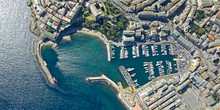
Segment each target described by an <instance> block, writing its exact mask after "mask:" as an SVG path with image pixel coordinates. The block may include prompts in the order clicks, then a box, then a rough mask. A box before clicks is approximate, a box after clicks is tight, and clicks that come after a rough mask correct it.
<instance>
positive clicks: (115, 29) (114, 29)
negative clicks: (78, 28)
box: [78, 2, 128, 41]
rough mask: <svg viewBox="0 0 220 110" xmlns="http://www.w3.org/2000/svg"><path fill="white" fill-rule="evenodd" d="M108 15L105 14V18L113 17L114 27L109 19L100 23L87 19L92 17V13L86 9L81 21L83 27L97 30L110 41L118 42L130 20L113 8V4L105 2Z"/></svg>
mask: <svg viewBox="0 0 220 110" xmlns="http://www.w3.org/2000/svg"><path fill="white" fill-rule="evenodd" d="M104 4H105V6H106V8H107V10H108V11H107V13H104V12H103V13H104V14H105V16H109V15H113V19H112V21H111V22H112V23H114V25H112V24H111V23H109V22H108V21H110V20H108V19H105V18H104V19H100V20H98V21H92V20H89V19H87V17H88V16H91V14H90V13H87V11H85V9H83V11H82V12H83V13H81V14H80V17H79V19H78V20H79V21H81V23H82V26H83V27H86V28H88V29H92V30H97V31H99V32H101V33H103V34H105V36H106V37H107V38H108V39H109V40H114V41H116V40H118V39H119V37H120V36H121V33H122V31H123V30H124V29H125V28H126V26H127V24H128V19H127V18H126V17H125V16H124V15H123V14H122V13H121V12H120V11H119V10H118V9H116V8H114V7H113V6H112V4H110V3H108V2H104Z"/></svg>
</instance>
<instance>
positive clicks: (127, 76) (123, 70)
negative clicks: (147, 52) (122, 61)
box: [119, 66, 136, 89]
mask: <svg viewBox="0 0 220 110" xmlns="http://www.w3.org/2000/svg"><path fill="white" fill-rule="evenodd" d="M119 70H120V72H121V74H122V76H123V77H124V78H125V80H126V82H127V83H128V85H129V86H130V87H132V88H133V89H135V87H136V86H135V84H134V81H133V80H132V78H131V75H130V74H129V73H128V71H127V69H126V68H125V67H124V66H120V67H119Z"/></svg>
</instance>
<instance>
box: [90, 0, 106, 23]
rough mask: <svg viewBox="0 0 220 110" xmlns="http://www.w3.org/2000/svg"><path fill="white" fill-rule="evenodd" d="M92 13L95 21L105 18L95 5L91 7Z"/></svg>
mask: <svg viewBox="0 0 220 110" xmlns="http://www.w3.org/2000/svg"><path fill="white" fill-rule="evenodd" d="M90 11H91V13H92V16H93V18H94V19H95V20H98V19H101V18H102V17H103V13H102V12H101V11H99V10H98V9H97V8H96V6H95V4H91V5H90Z"/></svg>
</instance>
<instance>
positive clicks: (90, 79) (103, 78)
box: [86, 74, 120, 93]
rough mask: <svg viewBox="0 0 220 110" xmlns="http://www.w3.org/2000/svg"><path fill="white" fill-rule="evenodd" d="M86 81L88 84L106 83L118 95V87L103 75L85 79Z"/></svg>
mask: <svg viewBox="0 0 220 110" xmlns="http://www.w3.org/2000/svg"><path fill="white" fill-rule="evenodd" d="M86 81H88V82H106V83H107V84H108V85H110V86H112V87H113V88H114V89H115V90H116V91H117V92H118V93H119V92H120V90H119V87H118V85H117V84H115V82H114V81H112V80H111V79H109V78H108V77H107V76H105V75H104V74H102V75H101V76H99V77H87V78H86Z"/></svg>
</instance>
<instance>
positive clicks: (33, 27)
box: [29, 19, 40, 36]
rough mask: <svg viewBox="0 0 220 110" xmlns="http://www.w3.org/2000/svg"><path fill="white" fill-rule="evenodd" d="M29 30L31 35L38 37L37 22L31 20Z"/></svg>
mask: <svg viewBox="0 0 220 110" xmlns="http://www.w3.org/2000/svg"><path fill="white" fill-rule="evenodd" d="M29 29H30V31H31V32H32V33H34V34H35V35H37V36H40V29H39V26H38V23H37V20H36V19H32V20H31V23H30V26H29Z"/></svg>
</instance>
